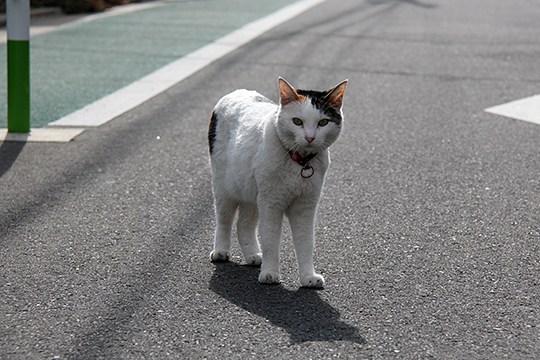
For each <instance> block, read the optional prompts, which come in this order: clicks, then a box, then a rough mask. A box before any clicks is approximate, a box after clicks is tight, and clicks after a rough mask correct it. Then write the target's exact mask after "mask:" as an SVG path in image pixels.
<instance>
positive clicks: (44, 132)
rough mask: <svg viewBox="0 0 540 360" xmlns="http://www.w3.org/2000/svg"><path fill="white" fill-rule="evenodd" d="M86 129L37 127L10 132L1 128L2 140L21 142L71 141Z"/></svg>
mask: <svg viewBox="0 0 540 360" xmlns="http://www.w3.org/2000/svg"><path fill="white" fill-rule="evenodd" d="M83 131H84V129H78V128H50V127H49V128H48V127H44V128H36V129H32V130H31V131H30V132H29V133H28V134H26V133H8V131H7V129H0V141H19V142H69V141H71V140H73V139H74V138H75V137H76V136H78V135H79V134H81V133H82V132H83Z"/></svg>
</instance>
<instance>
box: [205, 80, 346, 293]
mask: <svg viewBox="0 0 540 360" xmlns="http://www.w3.org/2000/svg"><path fill="white" fill-rule="evenodd" d="M346 86H347V80H345V81H343V82H341V83H340V84H338V85H337V86H335V87H334V88H332V89H330V90H328V91H311V90H296V89H295V88H293V87H292V86H291V85H289V83H288V82H287V81H285V80H284V79H282V78H279V80H278V87H279V93H280V102H279V105H278V104H275V103H273V102H272V101H271V100H269V99H267V98H266V97H264V96H262V95H261V94H259V93H257V92H255V91H248V90H236V91H234V92H232V93H230V94H228V95H226V96H224V97H223V98H222V99H221V100H220V101H219V102H218V103H217V105H216V107H215V108H214V112H213V114H212V118H211V121H210V127H209V131H208V140H209V145H210V158H211V163H212V172H213V190H214V198H215V208H216V225H217V228H216V233H215V239H214V250H213V251H212V252H211V254H210V258H211V260H212V261H214V262H219V261H228V260H229V256H230V245H231V230H232V226H233V221H234V217H235V215H236V213H237V210H238V221H237V232H238V240H239V243H240V247H241V249H242V253H243V254H244V259H245V261H246V263H247V264H249V265H254V266H258V265H261V272H260V275H259V282H261V283H267V284H271V283H279V282H280V275H279V251H280V241H281V228H282V220H283V215H284V214H285V215H287V217H288V218H289V222H290V225H291V230H292V236H293V242H294V247H295V251H296V257H297V260H298V271H299V275H300V283H301V284H302V286H306V287H323V285H324V278H323V277H322V276H321V275H319V274H316V273H315V268H314V265H313V251H314V227H315V212H316V209H317V204H318V202H319V196H320V194H321V189H322V186H323V182H324V176H325V173H326V170H327V168H328V165H329V163H330V158H329V154H328V147H329V146H330V145H331V144H332V143H333V142H334V141H336V139H337V137H338V135H339V133H340V131H341V126H342V120H343V114H342V111H341V109H342V100H343V94H344V92H345V88H346ZM257 222H258V223H259V237H260V246H259V242H258V241H257V237H256V227H257ZM261 249H262V252H261ZM261 262H262V264H261Z"/></svg>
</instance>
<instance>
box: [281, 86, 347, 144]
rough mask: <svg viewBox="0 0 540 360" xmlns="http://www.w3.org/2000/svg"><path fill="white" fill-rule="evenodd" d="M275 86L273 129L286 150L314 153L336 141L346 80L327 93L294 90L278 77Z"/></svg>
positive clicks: (339, 127)
mask: <svg viewBox="0 0 540 360" xmlns="http://www.w3.org/2000/svg"><path fill="white" fill-rule="evenodd" d="M278 87H279V94H280V100H279V105H280V106H279V111H278V118H277V130H278V134H279V137H280V139H281V142H282V143H283V145H284V146H285V148H286V149H287V150H288V151H297V152H300V153H302V154H303V155H305V154H308V153H317V152H320V151H323V150H325V149H327V148H328V147H329V146H330V145H331V144H332V143H333V142H334V141H336V139H337V137H338V135H339V133H340V131H341V127H342V121H343V113H342V111H341V108H342V104H343V94H344V92H345V88H346V87H347V80H344V81H342V82H341V83H339V84H338V85H336V86H335V87H333V88H332V89H330V90H327V91H314V90H297V89H295V88H293V87H292V86H291V85H290V84H289V83H288V82H287V81H286V80H285V79H283V78H281V77H280V78H279V79H278Z"/></svg>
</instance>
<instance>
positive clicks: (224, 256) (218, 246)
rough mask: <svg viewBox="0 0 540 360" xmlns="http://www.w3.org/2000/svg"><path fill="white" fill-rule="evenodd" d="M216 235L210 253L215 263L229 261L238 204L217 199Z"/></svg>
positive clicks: (225, 199)
mask: <svg viewBox="0 0 540 360" xmlns="http://www.w3.org/2000/svg"><path fill="white" fill-rule="evenodd" d="M215 205H216V233H215V237H214V249H213V250H212V252H211V253H210V260H212V261H213V262H223V261H229V258H230V250H231V231H232V224H233V221H234V216H235V214H236V209H237V207H238V203H237V202H236V201H233V200H231V199H227V198H224V199H223V198H216V201H215Z"/></svg>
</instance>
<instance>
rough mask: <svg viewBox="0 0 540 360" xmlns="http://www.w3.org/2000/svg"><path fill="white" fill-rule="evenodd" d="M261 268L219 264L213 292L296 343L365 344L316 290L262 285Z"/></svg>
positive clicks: (213, 277)
mask: <svg viewBox="0 0 540 360" xmlns="http://www.w3.org/2000/svg"><path fill="white" fill-rule="evenodd" d="M258 274H259V269H258V268H253V267H248V266H242V265H238V264H235V263H231V262H228V263H219V264H216V268H215V271H214V274H213V275H212V279H211V280H210V287H209V288H210V290H212V291H213V292H215V293H216V294H218V295H220V296H222V297H223V298H225V299H227V300H229V301H230V302H232V303H234V304H236V305H238V306H240V307H242V308H243V309H245V310H247V311H249V312H251V313H253V314H256V315H259V316H262V317H264V318H266V319H268V321H270V322H271V323H272V324H273V325H275V326H279V327H280V328H282V329H284V330H285V331H287V332H288V333H289V334H290V336H291V340H292V342H293V343H302V342H306V341H336V340H344V341H351V342H355V343H359V344H363V343H365V342H366V340H365V339H364V338H363V337H362V336H361V335H360V334H359V333H358V329H357V328H355V327H353V326H351V325H349V324H346V323H344V322H342V321H340V320H339V315H340V314H339V311H338V310H337V309H335V308H334V307H332V306H331V305H330V304H328V303H327V302H326V301H324V300H323V299H321V298H320V296H319V294H318V292H317V291H316V290H313V289H306V288H299V289H298V290H296V291H292V290H287V289H285V288H284V287H283V286H281V285H275V286H274V285H261V284H259V283H258V282H257V276H258Z"/></svg>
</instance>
